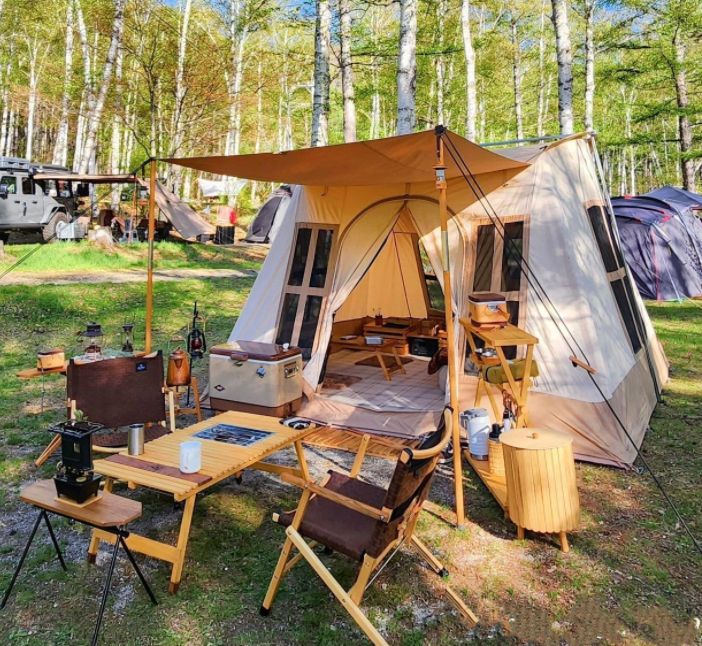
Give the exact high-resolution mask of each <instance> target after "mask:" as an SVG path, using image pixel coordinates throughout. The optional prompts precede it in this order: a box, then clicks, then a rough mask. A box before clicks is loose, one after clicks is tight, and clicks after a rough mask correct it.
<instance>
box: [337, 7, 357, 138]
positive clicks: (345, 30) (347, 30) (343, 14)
mask: <svg viewBox="0 0 702 646" xmlns="http://www.w3.org/2000/svg"><path fill="white" fill-rule="evenodd" d="M339 25H340V29H339V36H340V48H341V52H340V57H339V58H340V63H341V92H342V96H343V101H344V141H346V142H349V141H356V98H355V92H354V86H353V65H352V61H351V6H350V0H339Z"/></svg>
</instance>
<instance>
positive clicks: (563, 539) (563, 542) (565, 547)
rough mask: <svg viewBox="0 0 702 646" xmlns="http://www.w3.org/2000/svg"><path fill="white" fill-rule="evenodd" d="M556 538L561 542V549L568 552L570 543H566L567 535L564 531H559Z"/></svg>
mask: <svg viewBox="0 0 702 646" xmlns="http://www.w3.org/2000/svg"><path fill="white" fill-rule="evenodd" d="M558 538H559V540H560V542H561V550H562V551H563V552H564V553H565V554H567V553H568V552H570V545H568V535H567V534H566V533H565V532H559V533H558Z"/></svg>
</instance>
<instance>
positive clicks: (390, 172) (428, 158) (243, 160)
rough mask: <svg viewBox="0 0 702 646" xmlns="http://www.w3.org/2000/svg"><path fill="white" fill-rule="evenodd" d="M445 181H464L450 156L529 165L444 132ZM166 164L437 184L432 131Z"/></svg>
mask: <svg viewBox="0 0 702 646" xmlns="http://www.w3.org/2000/svg"><path fill="white" fill-rule="evenodd" d="M445 136H446V137H448V139H449V141H450V145H447V146H446V153H445V163H446V167H447V168H446V177H447V178H453V177H460V176H461V170H460V168H459V167H458V165H457V164H456V163H455V162H454V160H453V158H452V155H451V151H452V150H453V149H454V148H455V152H457V153H458V155H460V157H461V159H463V161H464V162H465V163H466V164H467V165H468V167H469V168H470V171H471V172H472V173H473V174H475V175H478V174H483V173H492V172H496V171H513V173H514V172H518V171H520V170H522V169H524V168H527V167H528V166H529V164H528V163H527V162H525V161H522V160H517V159H510V158H509V157H506V156H504V155H500V154H498V153H495V152H492V151H490V150H486V149H485V148H482V147H480V146H478V145H477V144H474V143H472V142H470V141H468V140H467V139H464V138H463V137H461V136H460V135H457V134H455V133H453V132H449V131H445ZM165 161H167V162H169V163H172V164H178V165H180V166H187V167H188V168H193V169H195V170H199V171H204V172H208V173H215V174H218V175H231V176H234V177H241V178H245V179H251V180H258V181H262V182H277V183H287V184H302V185H307V186H371V185H379V184H402V183H410V182H411V183H415V182H432V181H434V179H435V173H434V169H433V167H434V165H435V163H436V134H435V133H434V131H433V130H427V131H425V132H417V133H414V134H409V135H399V136H397V137H389V138H387V139H374V140H371V141H358V142H354V143H348V144H339V145H335V146H320V147H318V148H302V149H300V150H291V151H287V152H280V153H258V154H253V155H230V156H227V155H220V156H213V157H186V158H170V159H166V160H165Z"/></svg>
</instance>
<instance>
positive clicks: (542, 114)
mask: <svg viewBox="0 0 702 646" xmlns="http://www.w3.org/2000/svg"><path fill="white" fill-rule="evenodd" d="M545 26H546V0H541V13H540V15H539V89H538V99H537V102H536V136H537V137H543V136H544V132H545V131H544V121H545V120H546V110H545V107H546V83H545V81H546V79H545V70H546V38H545Z"/></svg>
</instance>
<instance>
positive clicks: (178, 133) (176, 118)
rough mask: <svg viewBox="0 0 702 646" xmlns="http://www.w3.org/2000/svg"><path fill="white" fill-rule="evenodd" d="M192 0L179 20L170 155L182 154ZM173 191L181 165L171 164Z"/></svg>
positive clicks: (187, 0)
mask: <svg viewBox="0 0 702 646" xmlns="http://www.w3.org/2000/svg"><path fill="white" fill-rule="evenodd" d="M192 6H193V3H192V0H185V4H184V6H183V13H182V16H181V21H180V33H179V37H178V63H177V65H176V77H175V107H174V109H173V123H172V133H173V134H172V135H171V142H172V143H171V155H173V156H174V157H175V156H178V155H182V152H183V151H182V150H181V148H182V147H183V131H184V128H183V110H184V105H185V93H186V88H185V56H186V52H187V47H188V28H189V26H190V12H191V10H192ZM171 173H172V184H173V192H174V193H175V194H176V195H178V194H179V193H180V187H181V182H182V177H183V167H182V166H177V165H175V166H172V167H171Z"/></svg>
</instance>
